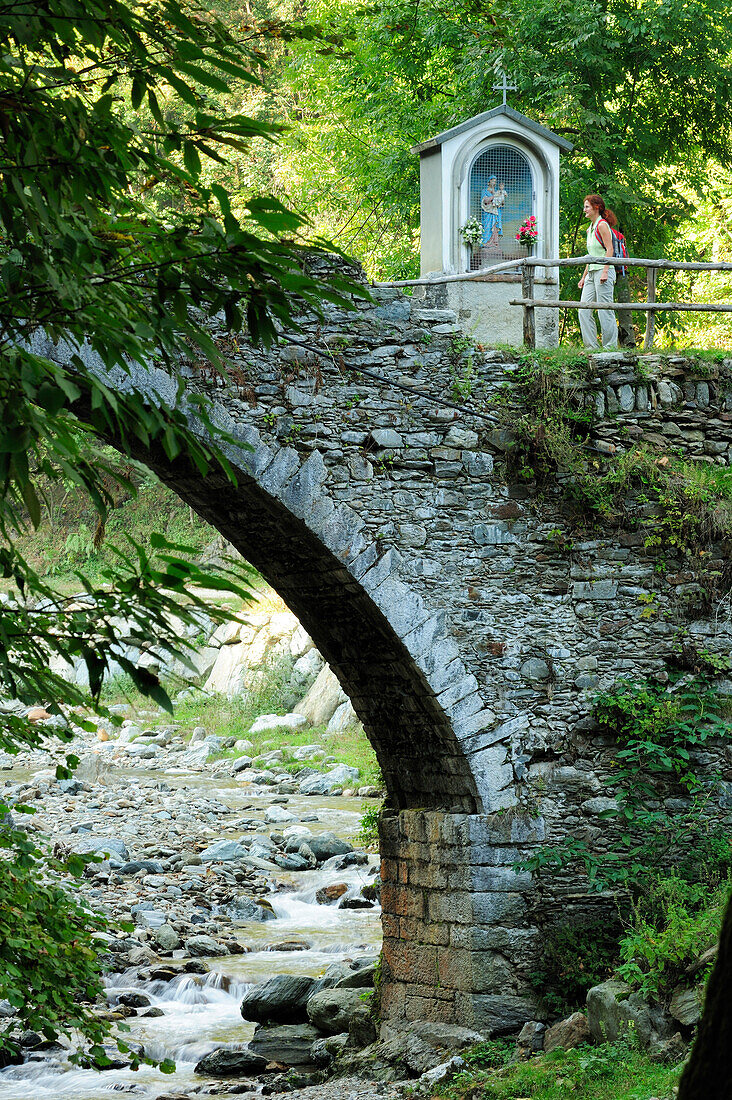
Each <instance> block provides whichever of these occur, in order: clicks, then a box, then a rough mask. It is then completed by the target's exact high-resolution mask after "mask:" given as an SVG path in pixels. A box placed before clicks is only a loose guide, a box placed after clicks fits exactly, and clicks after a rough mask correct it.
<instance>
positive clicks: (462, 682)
mask: <svg viewBox="0 0 732 1100" xmlns="http://www.w3.org/2000/svg"><path fill="white" fill-rule="evenodd" d="M114 383H115V386H116V387H117V388H119V389H125V388H130V386H131V385H134V386H135V388H136V389H138V390H142V391H143V392H147V393H149V394H150V395H151V398H153V395H154V397H155V398H156V399H157V400H159V399H160V397H162V398H163V399H164V400H166V402H169V403H170V404H171V405H173V404H174V403H175V392H174V383H173V382H172V380H171V378H170V377H169V376H168V375H167V374H165V373H164V372H162V371H160V370H149V371H148V372H145V373H143V372H139V373H137V372H136V373H134V374H133V376H132V378H130V377H128V376H126V375H122V373H121V372H120V373H119V374H118V375H117V376H116V377H115V380H114ZM212 419H213V420H214V421H216V420H218V423H219V425H220V426H221V427H222V428H223V429H224V430H225V431H226V432H228V433H229V434H230V435H232V436H234V437H238V438H239V439H240V440H241V443H242V444H243V445H244V446H243V447H236V446H232V445H226V446H225V447H223V448H222V449H223V450H224V451H225V452H227V457H228V459H229V461H230V462H231V463H232V465H233V467H234V469H235V472H236V476H237V483H236V485H233V484H232V483H231V482H230V481H229V480H228V478H227V477H226V475H225V474H223V473H222V472H214V471H212V472H210V473H209V474H208V475H206V476H202V475H201V473H200V472H199V471H198V470H197V469H196V468H195V466H194V465H193V464H192V463H190V462H189V461H187V460H186V459H185V458H179V459H177V460H175V461H173V462H170V461H169V460H168V459H167V457H166V456H165V455H164V453H163V451H162V449H160V448H152V449H150V450H149V451H145V452H144V453H143V452H141V451H140V452H138V453H137V455H136V457H137V458H138V459H139V460H140V461H142V462H144V463H145V464H146V465H148V466H149V467H150V469H152V470H153V471H154V472H155V473H156V474H157V475H158V476H159V477H160V479H161V480H162V481H163V482H164V483H166V484H167V485H169V486H170V487H171V488H172V489H174V490H175V492H176V493H178V495H179V496H180V497H181V498H182V499H183V500H184V501H185V502H186V503H187V504H189V505H190V506H191V507H192V508H193V509H194V510H195V511H196V512H197V513H198V514H199V515H200V516H201V517H202V518H203V519H205V520H206V521H207V522H208V523H210V524H211V525H212V526H213V527H215V528H216V529H217V530H218V531H220V532H221V534H222V535H223V536H224V537H225V538H226V539H227V540H228V541H229V542H230V543H231V544H232V545H233V546H234V547H235V548H236V549H237V550H238V551H239V552H240V553H241V554H242V555H243V556H244V557H245V558H246V560H247V561H249V562H251V563H252V565H254V566H255V567H256V568H257V569H258V570H259V571H260V572H261V574H262V576H264V577H265V579H266V580H267V581H268V582H269V583H270V584H271V585H272V587H273V588H274V589H275V590H276V591H277V592H278V593H279V595H280V596H281V597H282V598H283V599H284V601H285V602H286V603H287V605H288V606H289V607H290V608H291V609H292V611H293V612H294V613H295V614H296V615H297V617H298V619H299V620H300V621H301V622H302V624H303V625H304V627H305V629H306V630H307V631H308V633H309V634H310V635H311V637H312V638H313V640H314V642H315V644H316V645H317V647H318V649H319V650H320V652H321V653H322V654H323V656H324V657H325V659H326V660H327V662H328V664H329V665H330V666H331V668H332V669H333V671H334V672H335V674H336V676H337V677H338V679H339V681H340V683H341V685H342V687H343V689H344V691H345V692H346V693H347V694H348V696H349V697H350V699H351V701H352V703H353V707H354V709H355V711H356V713H357V715H358V717H359V718H360V720H361V721H362V722H363V725H364V728H365V731H366V733H367V736H368V737H369V740H370V741H371V743H372V745H373V747H374V750H375V752H376V755H377V758H378V760H379V765H380V767H381V770H382V774H383V776H384V781H385V785H386V790H387V796H388V803H389V805H390V806H391V807H393V808H394V809H397V810H401V809H406V808H410V807H420V808H425V809H435V808H440V809H443V810H448V811H451V812H462V813H475V812H480V811H481V810H482V809H483V808H487V806H486V800H485V799H484V798H483V797H482V795H481V791H480V790H479V785H478V782H477V781H476V776H475V773H474V770H473V768H472V766H471V762H470V760H469V758H468V756H466V754H465V752H464V749H463V746H462V745H461V742H460V734H461V733H462V734H463V735H464V736H468V737H469V736H470V734H471V733H474V732H475V731H476V729H477V728H478V726H479V725H480V723H481V721H482V715H483V714H484V713H485V712H484V710H483V701H482V698H481V696H480V693H479V691H478V684H477V680H476V678H475V676H473V675H472V674H470V673H469V672H468V671H467V669H466V668H465V666H464V664H463V662H462V660H461V659H460V657H459V650H458V646H457V645H456V643H455V641H454V640H453V639H452V638H451V637H450V636H449V633H448V631H447V629H446V621H445V615H444V612H440V611H437V612H433V611H432V610H431V609H430V608H429V607H428V606H427V605H426V604H425V602H424V600H423V599H422V598H421V597H420V596H419V595H418V594H415V593H414V592H412V591H410V589H409V586H408V585H407V584H405V583H404V581H403V580H401V579H400V577H399V563H400V555H399V553H398V552H397V551H396V550H394V549H391V550H387V551H385V552H384V551H383V550H382V548H381V547H380V546H379V544H378V542H377V541H376V540H374V539H370V538H368V537H367V536H365V535H364V524H363V522H362V520H361V519H360V517H359V516H358V515H357V514H356V512H355V511H354V510H353V509H352V508H350V507H349V506H348V505H346V504H343V503H340V504H336V503H335V502H334V501H333V500H332V499H331V497H330V496H329V495H328V493H327V492H326V491H325V490H324V483H325V481H326V478H327V468H326V466H325V464H324V462H323V459H322V456H321V454H320V452H319V451H317V450H316V451H313V452H312V453H311V454H310V455H309V456H308V457H307V458H306V459H305V460H304V461H302V459H301V456H300V455H299V454H298V452H297V451H296V450H295V449H294V448H292V447H289V446H287V445H282V446H271V445H268V444H267V443H265V442H264V441H263V440H262V439H261V438H260V435H259V432H258V430H257V429H256V428H254V427H252V426H249V425H241V424H238V423H236V422H235V421H234V420H233V419H232V418H231V417H230V416H229V414H228V413H227V412H226V411H225V410H224V409H222V408H220V407H219V408H216V407H214V409H213V416H212ZM484 793H485V792H484Z"/></svg>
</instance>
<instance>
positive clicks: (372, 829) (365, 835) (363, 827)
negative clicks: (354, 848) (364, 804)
mask: <svg viewBox="0 0 732 1100" xmlns="http://www.w3.org/2000/svg"><path fill="white" fill-rule="evenodd" d="M382 809H383V807H382V806H372V807H371V808H370V809H368V810H366V812H365V813H364V814H362V816H361V824H360V825H359V828H358V843H359V844H360V845H361V846H362V847H363V848H377V847H378V844H379V817H380V815H381V811H382Z"/></svg>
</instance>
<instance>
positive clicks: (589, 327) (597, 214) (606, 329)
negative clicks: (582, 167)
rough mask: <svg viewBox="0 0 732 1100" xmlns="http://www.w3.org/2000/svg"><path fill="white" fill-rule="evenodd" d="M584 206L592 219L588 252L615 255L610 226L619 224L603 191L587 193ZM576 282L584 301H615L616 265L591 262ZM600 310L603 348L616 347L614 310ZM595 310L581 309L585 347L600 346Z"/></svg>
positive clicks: (586, 215)
mask: <svg viewBox="0 0 732 1100" xmlns="http://www.w3.org/2000/svg"><path fill="white" fill-rule="evenodd" d="M582 209H583V210H584V214H585V217H586V218H589V219H590V227H589V229H588V230H587V255H588V256H598V257H600V256H605V257H608V256H609V257H610V258H612V256H613V235H612V233H611V231H610V229H611V226H613V225H616V224H617V218H616V217H615V215H614V214H613V212H612V210H608V208H607V207H606V206H605V202H604V200H603V197H602V195H587V197H586V198H585V203H584V206H583V208H582ZM577 285H578V286H579V288H580V290H581V291H582V298H581V299H580V300H581V301H582V302H612V300H613V293H614V290H615V268H614V267H613V265H612V264H600V263H597V264H588V265H587V266H586V267H585V270H584V274H583V275H582V278H581V279H580V281H579V282H578V284H577ZM597 312H598V313H599V314H600V331H601V333H602V346H603V348H606V349H610V348H616V347H617V346H618V326H617V322H616V320H615V312H614V310H612V309H599V310H598V311H597ZM593 314H594V311H593V310H591V309H581V310H579V324H580V331H581V332H582V340H583V341H584V345H585V347H586V348H599V346H600V345H599V343H598V340H597V325H596V324H595V318H594V315H593Z"/></svg>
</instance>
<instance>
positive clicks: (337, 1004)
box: [307, 989, 363, 1035]
mask: <svg viewBox="0 0 732 1100" xmlns="http://www.w3.org/2000/svg"><path fill="white" fill-rule="evenodd" d="M362 996H363V994H362V992H361V990H358V989H323V990H321V991H320V993H315V994H313V996H312V997H310V999H309V1000H308V1003H307V1013H308V1019H309V1020H310V1023H311V1024H312V1025H313V1026H314V1027H317V1028H319V1029H320V1030H321V1031H324V1032H325V1033H326V1034H327V1035H337V1034H338V1033H339V1032H340V1031H348V1024H349V1021H350V1019H351V1017H352V1016H353V1015H354V1014H355V1013H356V1012H358V1010H359V1009H361V1008H363V1000H362Z"/></svg>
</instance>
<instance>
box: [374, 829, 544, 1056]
mask: <svg viewBox="0 0 732 1100" xmlns="http://www.w3.org/2000/svg"><path fill="white" fill-rule="evenodd" d="M543 832H544V829H543V821H542V819H540V818H531V817H527V816H526V815H524V814H523V813H522V812H516V811H515V810H508V811H506V812H504V813H494V814H460V813H450V812H446V811H441V810H423V809H416V810H402V811H401V812H399V813H394V812H391V813H390V812H389V811H388V810H387V811H385V812H384V813H383V814H382V816H381V819H380V822H379V837H380V844H381V856H382V860H381V878H382V888H381V903H382V911H383V929H384V948H383V951H384V954H383V964H382V983H381V1024H382V1034H384V1035H386V1034H388V1033H389V1032H390V1031H391V1030H392V1029H396V1030H398V1028H399V1027H400V1025H403V1024H405V1023H407V1022H409V1021H411V1020H432V1021H437V1022H442V1023H456V1024H459V1025H461V1026H463V1027H470V1028H473V1029H475V1030H477V1031H481V1032H484V1033H486V1034H489V1033H490V1034H492V1035H496V1034H501V1033H507V1032H512V1031H516V1030H517V1029H518V1028H520V1027H521V1026H522V1024H524V1023H525V1022H526V1021H527V1020H535V1019H542V1018H543V1016H544V1012H543V1010H542V1007H541V1005H540V1003H539V1002H538V999H537V997H536V993H535V990H534V989H532V987H531V985H530V984H529V980H528V978H529V973H530V972H531V970H532V966H534V965H535V960H536V958H537V955H538V952H539V948H540V941H541V931H540V929H539V927H538V925H537V922H536V919H535V915H534V911H533V900H534V899H533V893H534V891H535V885H534V883H533V881H532V876H531V875H529V874H528V873H526V872H521V871H517V870H515V869H514V864H515V863H516V862H517V861H518V860H520V859H521V857H522V856H523V855H524V854H526V852H527V851H528V850H530V849H531V847H532V846H533V845H535V844H536V843H538V842H540V841H541V840H542V839H543Z"/></svg>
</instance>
